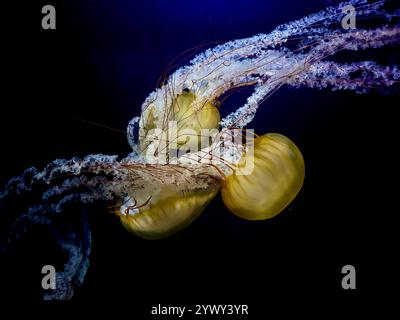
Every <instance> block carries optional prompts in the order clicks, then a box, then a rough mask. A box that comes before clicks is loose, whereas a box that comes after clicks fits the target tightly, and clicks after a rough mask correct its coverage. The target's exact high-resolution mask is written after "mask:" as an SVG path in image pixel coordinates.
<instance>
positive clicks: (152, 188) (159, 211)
mask: <svg viewBox="0 0 400 320" xmlns="http://www.w3.org/2000/svg"><path fill="white" fill-rule="evenodd" d="M388 2H389V1H384V0H381V1H375V2H372V3H371V2H368V1H366V0H351V1H348V2H344V3H341V4H339V5H338V6H335V7H329V8H327V9H325V10H323V11H321V12H319V13H316V14H312V15H309V16H307V17H304V18H302V19H300V20H297V21H294V22H290V23H287V24H284V25H281V26H279V27H277V28H276V29H275V30H273V31H272V32H271V33H269V34H258V35H255V36H253V37H250V38H246V39H239V40H233V41H229V42H226V43H224V44H221V45H218V46H216V47H213V48H209V49H207V50H206V51H205V52H203V53H201V54H199V55H197V56H195V57H194V58H193V59H192V60H191V61H190V63H189V64H188V65H187V66H184V67H181V68H179V69H178V70H176V71H175V72H174V73H172V74H171V75H170V76H169V77H168V78H166V79H165V81H163V82H162V83H160V86H159V87H158V88H157V89H156V90H155V91H154V92H152V93H151V94H150V95H149V96H148V97H147V99H145V101H144V103H143V105H142V109H141V114H140V116H138V117H135V118H133V119H132V120H131V121H130V122H129V124H128V129H127V138H128V142H129V144H130V145H131V147H132V152H131V153H130V154H129V155H128V156H126V157H125V158H123V159H119V157H118V156H107V155H101V154H98V155H89V156H87V157H85V158H83V159H80V158H72V159H70V160H55V161H53V162H51V163H50V164H48V165H47V166H46V167H45V168H44V169H42V170H37V169H36V168H30V169H27V170H25V171H24V172H23V173H22V174H21V175H20V176H17V177H14V178H12V179H11V180H10V181H9V182H8V183H7V185H6V186H5V188H4V189H3V191H2V192H1V194H0V199H1V200H2V201H7V199H10V198H15V197H18V196H21V195H23V194H26V193H29V192H31V191H32V190H33V189H35V188H41V189H40V190H44V191H43V192H42V193H41V198H40V199H39V200H38V201H37V202H36V203H33V204H29V205H28V206H27V208H26V210H25V211H24V212H23V213H21V215H20V216H19V217H18V219H17V220H16V221H15V223H14V224H13V226H12V228H11V230H10V237H9V241H14V240H16V239H18V238H20V237H21V236H23V234H24V233H25V232H27V231H28V230H29V228H30V227H31V226H32V225H37V224H42V225H46V226H48V227H49V228H50V229H51V230H54V234H55V238H56V239H57V240H58V242H59V244H60V247H61V248H62V250H64V251H65V252H66V253H68V257H69V260H68V261H67V262H66V264H65V265H64V270H63V271H62V272H58V273H57V279H58V280H59V281H60V282H61V283H62V285H61V286H58V287H57V290H55V291H54V292H52V293H49V294H47V295H46V296H45V298H46V299H68V298H71V297H72V296H73V291H74V289H76V288H77V287H79V285H80V284H81V283H82V281H83V279H84V276H85V273H86V270H87V267H88V255H89V253H90V228H89V225H88V223H87V220H86V218H85V212H84V211H82V212H81V216H82V228H81V229H80V230H78V231H73V230H68V232H67V231H65V230H62V231H60V230H59V229H58V227H59V225H57V223H55V222H54V220H56V219H59V217H60V216H63V214H64V212H65V211H66V208H68V207H69V206H70V205H71V204H73V203H79V204H88V203H93V202H96V201H105V202H107V203H108V204H109V208H110V209H111V211H112V212H113V213H114V214H115V216H116V217H117V218H118V219H120V221H121V223H122V225H123V226H124V227H125V229H127V230H128V231H129V232H131V233H133V234H135V235H137V236H139V237H142V238H145V239H160V238H164V237H167V236H170V235H172V234H174V233H176V232H178V231H180V230H182V229H183V228H185V227H186V226H188V225H189V224H190V223H191V222H193V221H194V220H195V219H196V218H197V217H198V216H199V215H200V214H201V212H202V211H203V210H204V209H205V208H206V207H207V205H208V203H209V202H210V201H211V200H212V199H213V198H214V197H215V196H216V194H217V193H218V192H219V191H221V194H222V200H223V202H224V204H225V206H226V207H227V208H228V210H229V211H230V212H232V213H233V214H235V215H236V216H238V217H240V218H243V219H248V220H264V219H268V218H272V217H274V216H276V215H277V214H279V213H280V212H282V211H283V210H284V209H285V208H286V207H287V206H288V204H289V203H290V202H291V201H292V200H293V199H294V198H295V197H296V195H297V194H298V193H299V191H300V189H301V187H302V184H303V181H304V177H305V164H304V159H303V156H302V154H301V152H300V150H299V149H298V148H297V146H296V145H295V143H294V142H293V141H291V140H290V139H289V138H288V137H285V136H283V135H281V134H278V133H267V134H265V133H260V135H257V134H256V133H254V132H253V131H252V130H250V129H249V128H248V127H247V126H248V124H249V123H250V122H251V121H252V120H253V119H254V117H255V116H256V112H257V109H258V107H260V106H261V105H262V104H263V102H264V101H265V100H266V99H267V98H268V97H269V96H270V95H272V94H273V93H274V92H275V91H276V90H278V89H279V88H280V87H282V86H284V85H287V86H292V87H294V88H299V87H309V88H318V89H331V90H339V89H340V90H353V91H355V92H357V93H366V92H368V91H369V90H373V89H375V88H388V87H390V86H392V85H395V84H398V83H399V80H400V70H399V68H398V67H397V66H382V65H379V64H377V63H375V62H374V61H358V62H352V63H339V62H335V61H333V60H330V58H331V57H332V56H334V55H335V54H336V53H337V52H340V51H343V50H347V51H357V50H365V49H378V48H381V47H384V46H388V45H395V44H398V43H399V40H400V26H399V22H398V18H399V14H400V10H399V9H396V8H394V9H393V6H388V5H387V4H388ZM346 6H353V7H354V9H355V12H356V18H357V21H359V22H358V24H357V28H355V29H351V28H350V29H343V28H342V26H341V20H342V19H343V16H344V15H345V13H344V12H343V8H344V7H346ZM365 21H373V24H372V25H373V27H372V28H371V27H363V22H365ZM240 87H251V88H253V92H252V94H251V95H250V96H249V97H248V98H247V101H246V103H245V104H244V105H243V106H239V107H238V108H237V109H236V110H233V111H232V112H231V113H230V114H228V115H227V116H226V117H224V118H221V115H220V112H219V108H220V105H221V101H220V98H221V97H222V95H224V94H226V93H227V92H229V91H230V90H234V89H236V88H240ZM38 186H40V187H38ZM112 218H113V217H111V216H110V219H112Z"/></svg>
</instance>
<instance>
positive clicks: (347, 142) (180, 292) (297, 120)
mask: <svg viewBox="0 0 400 320" xmlns="http://www.w3.org/2000/svg"><path fill="white" fill-rule="evenodd" d="M44 4H53V5H55V6H56V9H57V29H56V30H43V29H41V23H40V22H41V17H42V15H41V12H40V11H41V7H42V6H43V5H44ZM325 5H326V1H296V2H294V1H280V2H277V1H276V2H275V1H271V3H267V2H265V3H264V2H263V1H258V2H257V1H250V2H247V3H241V2H240V3H239V2H237V3H236V2H233V3H228V2H222V3H218V4H215V5H212V3H211V2H210V3H209V2H207V1H206V2H202V3H199V4H197V5H196V7H195V8H193V5H192V4H191V2H189V1H186V2H179V1H178V2H169V4H165V3H163V2H162V1H149V2H143V3H139V2H137V3H136V2H132V1H113V2H112V3H111V1H109V2H107V1H88V0H84V1H68V2H65V3H64V2H61V1H54V0H52V1H48V2H41V1H25V2H22V1H21V2H18V3H15V4H13V5H9V6H6V7H5V9H4V12H3V20H2V23H3V24H4V26H3V28H2V30H3V32H4V35H3V41H2V43H3V45H2V52H3V54H5V56H3V58H2V61H3V68H2V78H3V81H2V94H1V99H2V103H1V113H0V114H1V117H0V121H1V126H0V130H1V132H0V137H1V138H2V139H1V141H2V145H1V148H2V152H1V168H2V170H1V176H0V178H1V183H2V185H4V183H5V182H6V181H7V180H8V179H9V178H11V177H12V176H14V175H17V174H20V173H21V172H22V170H24V169H25V168H27V167H30V166H36V167H38V168H42V167H43V166H44V165H46V164H47V163H48V162H50V161H51V160H53V159H55V158H71V157H72V156H80V157H82V156H84V155H86V154H90V153H104V154H118V155H120V156H121V157H123V156H125V155H126V154H127V153H129V152H130V150H129V146H128V144H127V142H126V137H125V135H124V131H125V127H126V125H127V123H128V121H129V120H130V119H131V118H132V117H133V116H136V115H138V114H139V110H140V105H141V103H142V101H143V100H144V99H145V98H146V96H147V94H148V93H150V92H151V91H152V90H154V88H155V87H156V84H157V80H158V77H159V76H160V75H161V74H162V73H163V70H164V69H165V67H166V66H167V64H168V62H169V61H171V59H173V58H174V57H175V56H176V55H178V54H180V53H181V52H183V51H185V50H186V49H188V48H191V47H194V46H196V45H199V44H202V43H206V42H212V41H228V40H231V39H235V38H240V37H245V36H251V35H253V34H256V33H259V32H267V31H269V30H271V29H272V28H273V27H274V26H275V25H277V24H280V23H283V22H287V21H291V20H293V19H295V18H300V17H302V16H304V15H305V14H309V13H312V12H315V11H317V10H319V9H322V8H323V7H324V6H325ZM271 8H273V11H272V10H271ZM262 17H264V19H262ZM206 47H207V46H205V48H206ZM377 52H378V53H377ZM377 52H365V53H360V54H359V55H358V56H355V54H354V53H352V55H349V56H346V55H345V54H344V55H342V57H341V58H342V59H348V58H351V59H354V60H357V59H365V58H369V59H373V60H375V61H377V62H379V63H382V64H395V63H398V62H399V51H398V47H394V48H389V49H382V50H378V51H377ZM339 58H340V57H339ZM246 93H247V92H242V93H238V95H236V96H235V97H232V98H230V99H228V101H227V102H226V104H224V105H223V109H222V114H227V113H228V112H229V110H232V108H234V107H237V106H238V105H239V104H241V103H243V102H244V99H245V98H246V95H245V94H246ZM398 102H399V91H398V87H397V88H393V90H390V92H389V93H387V94H385V95H378V94H377V93H376V92H372V93H370V94H368V95H356V94H354V93H352V92H330V91H328V90H323V91H319V90H309V89H300V90H295V89H290V88H283V89H281V90H280V91H279V92H277V93H276V94H275V95H273V96H272V97H271V98H270V99H269V100H268V101H266V102H265V103H264V105H263V106H262V107H261V108H260V111H259V113H258V114H257V117H256V119H255V121H254V122H253V123H252V126H253V127H254V128H255V130H256V132H258V133H266V132H279V133H282V134H285V135H287V136H289V137H290V138H291V139H292V140H293V141H295V142H296V144H297V145H298V146H299V148H300V150H301V151H302V153H303V155H304V158H305V162H306V180H305V184H304V187H303V189H302V191H301V192H300V194H299V195H298V197H297V198H296V199H295V201H294V202H293V203H292V204H291V205H290V206H289V208H288V209H286V210H285V212H284V213H283V214H281V215H279V216H277V217H276V218H274V219H272V220H266V221H260V222H249V221H244V220H241V219H239V218H237V217H236V216H234V215H232V214H230V213H229V212H228V211H227V210H226V209H225V208H224V206H223V204H222V200H221V199H220V197H217V198H216V199H215V200H214V201H213V202H212V203H211V204H210V205H209V207H208V208H207V209H206V210H205V212H204V213H203V214H202V215H201V216H200V218H199V219H198V220H197V221H196V222H195V223H193V224H192V225H191V226H190V227H189V228H187V229H186V230H184V231H183V232H181V233H180V234H178V235H175V236H173V237H171V238H169V239H166V240H162V241H146V240H142V239H139V238H136V237H135V236H133V235H131V234H129V233H128V232H126V231H125V230H124V229H123V228H122V226H121V225H120V223H119V221H118V219H117V218H116V217H114V216H113V215H111V214H109V213H108V212H107V211H106V210H105V209H104V206H103V205H95V206H91V207H89V208H88V211H89V219H90V223H91V227H92V233H93V234H92V235H93V243H92V245H93V247H92V254H91V259H90V268H89V271H88V274H87V276H86V279H85V281H84V283H83V286H82V287H81V288H80V290H79V291H78V292H77V293H76V294H75V296H74V299H73V301H72V302H70V303H72V304H74V303H75V304H77V305H79V306H83V305H85V306H87V304H86V302H89V301H92V302H95V305H97V303H98V302H104V303H106V304H107V305H108V304H111V303H112V304H116V305H118V309H122V310H124V309H125V308H126V309H128V310H129V312H130V314H131V315H132V317H131V318H135V319H136V318H138V319H142V318H144V316H145V315H146V316H148V315H149V313H150V310H151V306H153V305H157V304H159V303H161V304H165V305H167V304H169V305H186V306H189V305H194V304H202V303H208V304H234V303H236V304H249V306H250V313H251V314H252V315H253V316H254V315H255V314H256V313H258V314H262V315H266V314H268V312H267V311H268V310H269V308H270V307H271V305H274V304H275V303H276V302H279V301H280V302H284V304H285V305H286V306H287V308H288V309H290V306H291V304H292V303H293V302H295V301H299V300H305V301H307V302H306V304H304V306H305V307H309V308H314V307H315V304H317V303H316V301H319V302H318V304H319V303H320V302H325V303H328V304H330V305H333V308H339V309H340V308H341V307H342V306H345V305H352V304H358V303H359V302H360V301H361V302H364V301H367V300H368V299H370V298H372V299H375V298H377V297H382V296H386V295H387V296H388V297H390V296H391V295H390V294H389V292H390V290H391V289H394V288H395V287H396V285H395V279H396V272H397V270H398V269H397V268H396V266H395V264H394V259H395V256H396V255H398V239H397V238H398V237H397V233H398V225H397V224H396V223H395V220H396V215H398V195H397V194H398V189H399V188H398V179H397V171H398V158H397V149H398V139H397V132H398V118H397V113H396V109H398V105H399V103H398ZM77 118H79V119H85V120H89V121H92V122H95V123H99V124H103V125H106V126H109V127H112V128H115V129H117V130H119V131H115V130H110V129H106V128H103V127H99V126H95V125H92V124H89V123H87V122H83V121H80V120H77ZM11 212H12V208H11V209H10V208H2V211H1V215H2V220H3V221H4V222H2V228H1V231H2V233H3V235H5V233H6V229H7V226H9V223H10V219H11V218H7V215H8V214H10V215H11V216H12V213H11ZM3 235H2V238H3ZM396 242H397V245H396ZM57 252H58V251H57V247H55V244H54V245H53V244H52V239H51V238H50V237H49V236H48V235H47V233H46V232H45V231H43V230H41V229H39V230H37V231H36V232H33V233H32V234H29V235H27V238H26V239H25V241H23V242H22V244H21V245H20V246H18V250H17V252H16V253H14V254H13V255H12V256H11V257H9V256H7V257H6V260H5V261H4V262H2V267H3V268H4V271H2V273H1V276H2V279H1V283H2V286H1V291H2V296H3V298H2V302H5V303H6V301H24V302H30V301H33V302H34V301H36V302H39V301H40V297H41V293H42V292H41V288H40V281H41V274H40V269H41V266H42V265H44V264H54V265H57V266H59V265H62V257H60V256H58V255H57ZM346 264H351V265H354V266H355V267H356V270H357V290H353V291H351V290H350V291H345V290H343V289H342V288H341V284H340V283H341V278H342V274H341V268H342V266H343V265H346ZM392 297H393V296H392ZM388 301H389V300H388ZM45 305H48V304H45ZM97 306H98V305H97ZM369 306H370V305H369ZM366 307H367V308H368V305H366ZM285 308H286V307H284V309H285ZM134 316H135V317H134ZM238 319H239V317H238Z"/></svg>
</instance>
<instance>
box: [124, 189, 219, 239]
mask: <svg viewBox="0 0 400 320" xmlns="http://www.w3.org/2000/svg"><path fill="white" fill-rule="evenodd" d="M217 192H218V188H213V189H211V190H207V191H197V192H185V193H183V194H182V193H181V192H177V191H176V190H175V188H173V187H171V186H164V187H163V188H162V189H161V192H160V193H159V195H158V196H157V198H156V199H153V198H150V199H149V198H148V199H147V200H145V205H144V206H143V207H140V208H137V209H136V208H134V207H132V208H129V206H126V205H125V206H122V207H121V209H120V211H119V212H118V213H117V214H118V215H119V216H120V220H121V222H122V224H123V226H124V227H125V228H126V229H127V230H128V231H130V232H131V233H133V234H135V235H137V236H140V237H142V238H145V239H161V238H166V237H168V236H170V235H172V234H174V233H176V232H178V231H180V230H182V229H184V228H185V227H187V226H188V225H189V224H190V223H191V222H193V221H194V220H195V219H196V218H197V217H198V216H199V215H200V213H201V212H202V211H203V210H204V208H205V207H206V206H207V205H208V203H209V202H210V201H211V200H212V199H213V198H214V197H215V195H216V193H217ZM142 200H144V198H143V199H142ZM139 201H140V199H138V200H137V203H139ZM135 202H136V201H135ZM146 202H147V203H146Z"/></svg>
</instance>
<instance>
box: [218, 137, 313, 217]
mask: <svg viewBox="0 0 400 320" xmlns="http://www.w3.org/2000/svg"><path fill="white" fill-rule="evenodd" d="M247 161H254V162H253V164H254V167H253V170H252V171H251V173H250V174H248V173H246V172H244V168H245V166H246V163H247V165H248V163H249V162H247ZM304 174H305V170H304V160H303V157H302V155H301V153H300V151H299V149H298V148H297V147H296V145H295V144H294V143H293V142H292V141H291V140H289V139H288V138H287V137H285V136H283V135H281V134H276V133H269V134H265V135H263V136H259V137H257V138H255V139H254V154H253V155H251V154H246V155H244V156H243V158H242V159H241V161H240V163H239V165H238V167H237V169H236V170H235V171H234V172H233V174H232V175H230V176H228V177H227V178H226V180H225V182H224V184H223V186H222V189H221V192H222V199H223V201H224V204H225V205H226V207H227V208H228V209H229V210H230V211H231V212H232V213H234V214H235V215H237V216H239V217H241V218H244V219H247V220H263V219H269V218H272V217H274V216H276V215H277V214H279V213H280V212H281V211H282V210H283V209H284V208H285V207H286V206H287V205H288V204H289V203H290V202H291V201H292V200H293V199H294V198H295V196H296V195H297V194H298V192H299V191H300V189H301V187H302V185H303V181H304Z"/></svg>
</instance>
